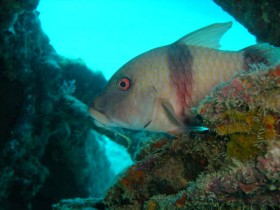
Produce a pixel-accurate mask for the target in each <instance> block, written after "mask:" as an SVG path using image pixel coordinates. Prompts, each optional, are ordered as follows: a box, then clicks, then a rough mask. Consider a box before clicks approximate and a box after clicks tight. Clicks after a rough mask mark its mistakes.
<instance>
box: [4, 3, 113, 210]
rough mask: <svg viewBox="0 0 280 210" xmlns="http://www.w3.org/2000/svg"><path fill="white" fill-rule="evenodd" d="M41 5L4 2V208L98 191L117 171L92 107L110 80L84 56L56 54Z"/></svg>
mask: <svg viewBox="0 0 280 210" xmlns="http://www.w3.org/2000/svg"><path fill="white" fill-rule="evenodd" d="M37 4H38V0H21V1H13V0H12V1H8V0H3V1H0V17H1V23H0V66H1V67H0V101H1V106H0V136H1V142H0V156H1V158H0V209H1V210H2V209H3V210H9V209H10V210H17V209H21V210H24V209H51V204H53V203H55V202H58V201H59V200H60V199H62V198H66V197H68V198H71V197H76V196H79V197H87V196H89V195H92V196H96V197H99V196H102V195H104V192H105V190H106V188H108V187H109V183H110V180H111V179H112V175H113V174H114V173H113V172H112V171H110V167H109V161H108V160H107V157H106V155H105V152H104V144H103V140H102V139H101V138H99V137H98V136H97V134H96V133H94V131H93V129H94V125H93V124H92V121H91V118H90V117H89V115H88V112H87V109H88V108H87V107H88V106H87V105H88V104H89V102H90V101H91V100H92V97H93V96H94V95H96V94H97V93H98V92H99V91H100V90H101V89H102V88H103V87H104V85H105V84H106V80H105V78H104V77H103V76H102V74H101V73H98V72H96V73H94V72H93V71H91V70H89V69H88V68H87V67H86V66H85V64H83V63H82V61H79V60H69V59H67V58H63V57H61V56H59V55H57V53H56V52H55V50H54V49H53V47H52V46H51V45H50V44H49V39H48V37H47V36H46V35H45V33H44V32H43V31H42V29H41V25H40V21H39V17H38V16H39V14H38V12H37V11H36V10H35V8H36V6H37ZM93 84H94V85H93ZM89 154H90V155H89Z"/></svg>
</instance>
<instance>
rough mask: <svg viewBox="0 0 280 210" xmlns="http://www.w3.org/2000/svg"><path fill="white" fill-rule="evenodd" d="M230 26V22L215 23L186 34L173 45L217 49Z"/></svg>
mask: <svg viewBox="0 0 280 210" xmlns="http://www.w3.org/2000/svg"><path fill="white" fill-rule="evenodd" d="M231 26H232V22H227V23H215V24H212V25H209V26H206V27H204V28H201V29H198V30H196V31H194V32H191V33H189V34H187V35H186V36H184V37H182V38H181V39H179V40H178V41H176V42H175V44H186V45H193V46H201V47H208V48H214V49H219V47H220V39H221V38H222V36H223V35H224V33H225V32H226V31H227V30H228V29H230V27H231Z"/></svg>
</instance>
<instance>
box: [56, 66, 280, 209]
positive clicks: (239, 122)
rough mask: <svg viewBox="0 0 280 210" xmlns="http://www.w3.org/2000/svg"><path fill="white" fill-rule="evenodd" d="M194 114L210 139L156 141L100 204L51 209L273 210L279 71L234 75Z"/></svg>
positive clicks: (278, 158)
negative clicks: (206, 128)
mask: <svg viewBox="0 0 280 210" xmlns="http://www.w3.org/2000/svg"><path fill="white" fill-rule="evenodd" d="M195 112H196V114H198V115H200V116H201V117H202V118H203V121H204V122H205V125H206V126H208V127H209V128H210V130H211V132H208V133H190V134H189V135H188V134H185V135H181V136H178V137H176V138H174V139H172V140H169V139H166V138H162V139H154V140H152V141H150V142H149V143H147V144H146V145H145V146H143V147H142V148H141V150H140V151H139V153H138V155H137V157H136V163H135V164H134V165H133V166H132V167H130V168H129V169H128V170H127V171H126V172H125V173H124V174H123V175H122V176H121V177H120V178H119V180H118V182H117V183H116V184H115V185H114V186H113V187H112V188H111V189H110V190H109V191H108V192H107V194H106V196H105V198H104V200H100V201H96V200H94V199H87V200H80V199H76V200H63V201H61V202H60V203H58V204H56V205H54V209H55V210H62V209H83V208H84V207H88V208H96V209H148V210H157V209H209V208H213V209H215V208H218V209H252V208H253V209H271V208H272V209H273V208H274V209H277V208H278V207H279V205H280V123H279V122H280V65H279V66H273V67H269V68H267V69H262V70H261V71H255V72H251V73H248V72H247V73H243V74H239V75H237V76H236V77H235V78H233V79H232V80H231V81H229V82H227V83H224V84H221V85H219V86H218V87H216V88H215V89H214V90H213V91H212V93H211V95H210V96H208V97H207V98H206V99H205V100H204V101H202V102H201V104H200V106H199V107H197V108H196V109H195Z"/></svg>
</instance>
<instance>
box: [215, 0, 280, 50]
mask: <svg viewBox="0 0 280 210" xmlns="http://www.w3.org/2000/svg"><path fill="white" fill-rule="evenodd" d="M214 2H215V3H217V4H218V5H220V6H221V7H222V8H223V9H224V10H225V11H227V12H228V13H229V14H231V15H232V16H233V17H235V18H236V20H237V21H239V22H240V23H241V24H243V25H244V26H245V27H246V28H247V29H248V30H249V32H251V33H252V34H254V35H255V36H256V37H257V40H258V41H259V42H268V43H270V44H272V45H275V46H278V47H280V37H279V34H280V24H279V14H280V2H279V1H278V0H269V1H261V0H257V1H256V0H241V1H240V0H214Z"/></svg>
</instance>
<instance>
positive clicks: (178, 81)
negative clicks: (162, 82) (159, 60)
mask: <svg viewBox="0 0 280 210" xmlns="http://www.w3.org/2000/svg"><path fill="white" fill-rule="evenodd" d="M167 54H168V65H169V69H170V78H171V82H172V85H174V87H176V94H177V98H178V101H179V106H180V115H181V116H182V117H184V116H185V112H184V107H190V106H191V104H192V84H193V77H192V64H193V58H192V56H191V53H190V50H189V48H188V46H187V45H181V44H173V45H170V47H169V48H168V51H167Z"/></svg>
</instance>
